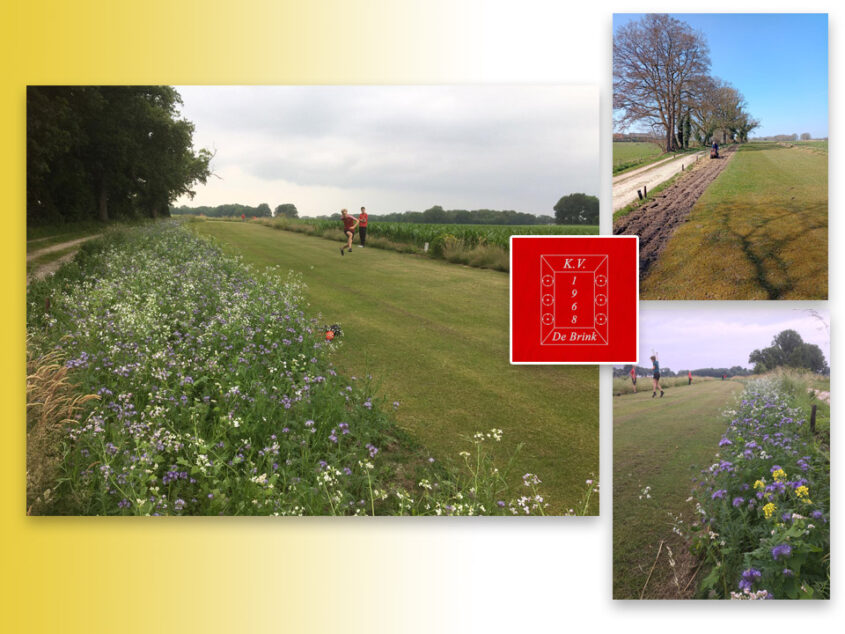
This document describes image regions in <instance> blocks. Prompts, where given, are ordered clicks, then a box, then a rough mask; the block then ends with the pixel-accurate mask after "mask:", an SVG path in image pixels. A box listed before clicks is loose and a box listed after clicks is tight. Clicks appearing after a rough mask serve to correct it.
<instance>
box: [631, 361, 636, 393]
mask: <svg viewBox="0 0 845 634" xmlns="http://www.w3.org/2000/svg"><path fill="white" fill-rule="evenodd" d="M631 383H633V384H634V394H636V393H637V366H635V365H632V366H631Z"/></svg>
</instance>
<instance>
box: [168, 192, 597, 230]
mask: <svg viewBox="0 0 845 634" xmlns="http://www.w3.org/2000/svg"><path fill="white" fill-rule="evenodd" d="M553 209H554V212H555V215H554V216H546V215H541V214H537V215H535V214H530V213H526V212H520V211H513V210H496V209H472V210H467V209H443V207H441V206H440V205H434V206H433V207H430V208H428V209H426V210H425V211H404V212H393V213H386V214H369V219H370V221H371V222H408V223H418V224H462V225H549V224H555V223H556V224H565V225H579V224H585V225H597V224H598V223H599V199H598V197H596V196H589V195H587V194H580V193H577V194H569V195H567V196H562V197H561V198H560V200H558V202H557V203H556V204H555V206H554V207H553ZM170 213H172V214H174V215H186V214H192V215H203V216H207V217H209V218H221V217H241V216H242V215H243V216H246V217H248V218H250V217H256V218H269V217H276V218H278V217H280V216H284V217H286V218H299V217H300V216H299V211H298V210H297V208H296V205H294V204H293V203H285V204H283V205H279V206H277V207H276V208H275V210H274V211H273V212H271V211H270V205H268V204H267V203H261V204H260V205H258V206H257V207H251V206H249V205H240V204H234V203H233V204H226V205H217V206H214V207H210V206H198V207H188V206H185V205H183V206H180V207H171V208H170ZM355 213H356V212H355V210H353V214H355ZM316 218H317V219H319V220H337V221H340V218H341V215H340V212H335V213H332V214H323V215H320V216H317V217H316Z"/></svg>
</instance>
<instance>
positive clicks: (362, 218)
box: [358, 207, 368, 248]
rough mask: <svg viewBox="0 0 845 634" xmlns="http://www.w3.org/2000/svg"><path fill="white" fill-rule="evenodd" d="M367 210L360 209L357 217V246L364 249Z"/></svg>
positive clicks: (365, 243)
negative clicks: (358, 242)
mask: <svg viewBox="0 0 845 634" xmlns="http://www.w3.org/2000/svg"><path fill="white" fill-rule="evenodd" d="M367 218H368V216H367V209H366V208H365V207H361V213H360V214H359V215H358V238H359V239H360V241H361V244H359V245H358V246H359V247H360V248H364V247H365V246H366V245H367Z"/></svg>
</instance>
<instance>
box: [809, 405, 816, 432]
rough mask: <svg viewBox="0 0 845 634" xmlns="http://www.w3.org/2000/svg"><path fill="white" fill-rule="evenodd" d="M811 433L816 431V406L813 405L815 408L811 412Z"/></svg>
mask: <svg viewBox="0 0 845 634" xmlns="http://www.w3.org/2000/svg"><path fill="white" fill-rule="evenodd" d="M810 433H811V434H815V433H816V406H815V405H813V409H812V411H811V412H810Z"/></svg>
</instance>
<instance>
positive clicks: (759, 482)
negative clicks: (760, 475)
mask: <svg viewBox="0 0 845 634" xmlns="http://www.w3.org/2000/svg"><path fill="white" fill-rule="evenodd" d="M754 488H755V489H765V488H766V483H765V482H763V481H762V480H757V482H755V483H754Z"/></svg>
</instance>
